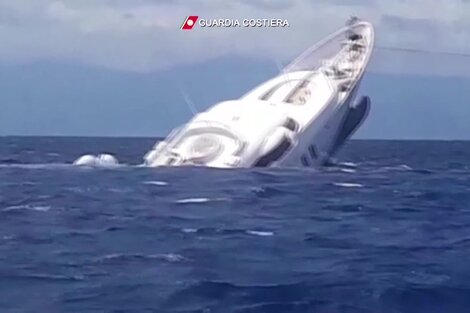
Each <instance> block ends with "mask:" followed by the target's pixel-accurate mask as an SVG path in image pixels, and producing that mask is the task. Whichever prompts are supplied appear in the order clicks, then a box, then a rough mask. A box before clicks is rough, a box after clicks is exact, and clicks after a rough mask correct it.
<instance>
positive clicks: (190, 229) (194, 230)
mask: <svg viewBox="0 0 470 313" xmlns="http://www.w3.org/2000/svg"><path fill="white" fill-rule="evenodd" d="M181 231H182V232H183V233H187V234H189V233H196V232H197V228H183V229H182V230H181Z"/></svg>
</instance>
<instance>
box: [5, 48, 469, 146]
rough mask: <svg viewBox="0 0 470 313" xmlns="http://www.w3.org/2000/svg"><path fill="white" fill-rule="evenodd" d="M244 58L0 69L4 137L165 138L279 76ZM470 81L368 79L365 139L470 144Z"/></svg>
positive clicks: (48, 64)
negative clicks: (133, 66)
mask: <svg viewBox="0 0 470 313" xmlns="http://www.w3.org/2000/svg"><path fill="white" fill-rule="evenodd" d="M277 71H278V70H277V68H276V67H275V65H274V64H272V63H266V62H262V61H259V60H254V59H245V58H239V57H232V58H223V59H217V60H212V61H210V62H205V63H201V64H196V65H191V66H182V67H180V68H176V69H172V70H163V71H156V72H152V73H133V72H123V71H113V70H108V69H103V68H95V67H89V66H82V65H76V64H67V63H58V62H38V63H34V64H29V65H17V66H5V65H0V109H1V111H0V135H7V134H10V135H86V136H91V135H97V136H123V135H127V136H162V135H165V134H166V133H167V132H168V131H169V130H170V129H171V128H172V127H174V126H176V125H178V124H181V123H183V122H184V121H186V120H187V119H188V118H190V116H191V112H190V110H189V108H188V107H187V105H186V104H185V102H184V100H183V96H182V95H181V91H180V90H181V89H180V87H179V86H181V87H182V89H183V90H184V91H185V92H186V93H187V94H188V95H189V96H190V98H191V100H192V101H193V102H194V103H195V105H196V107H197V108H198V109H199V110H202V109H205V108H207V107H208V106H210V105H211V104H213V103H214V102H216V101H220V100H224V99H231V98H236V97H239V96H240V95H242V94H243V93H244V92H246V91H248V90H249V89H250V88H252V87H254V85H256V84H258V83H260V82H262V81H263V80H265V79H268V78H270V77H271V76H272V75H274V74H276V72H277ZM468 86H470V79H468V78H459V77H420V76H409V75H408V76H400V75H385V74H377V73H368V74H367V75H366V77H365V79H364V82H363V88H362V93H367V94H369V95H370V96H371V98H372V105H373V107H372V111H371V114H370V116H369V119H368V121H367V122H366V123H365V124H364V126H363V128H362V129H361V130H360V132H359V133H358V137H361V138H404V139H410V138H418V139H465V138H466V139H470V122H469V121H470V106H469V105H468V103H467V99H468V98H469V96H470V89H469V88H468Z"/></svg>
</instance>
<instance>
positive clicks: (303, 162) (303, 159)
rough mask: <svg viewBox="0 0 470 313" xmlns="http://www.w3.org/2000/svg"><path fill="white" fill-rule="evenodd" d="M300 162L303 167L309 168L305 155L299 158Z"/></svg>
mask: <svg viewBox="0 0 470 313" xmlns="http://www.w3.org/2000/svg"><path fill="white" fill-rule="evenodd" d="M300 161H301V162H302V165H303V166H309V165H310V164H309V163H308V160H307V157H306V156H305V155H303V156H302V157H301V158H300Z"/></svg>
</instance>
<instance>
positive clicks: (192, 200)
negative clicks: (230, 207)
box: [175, 198, 229, 204]
mask: <svg viewBox="0 0 470 313" xmlns="http://www.w3.org/2000/svg"><path fill="white" fill-rule="evenodd" d="M228 200H229V199H228V198H212V199H210V198H186V199H180V200H176V201H175V202H176V203H179V204H190V203H207V202H209V201H228Z"/></svg>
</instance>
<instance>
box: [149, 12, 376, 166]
mask: <svg viewBox="0 0 470 313" xmlns="http://www.w3.org/2000/svg"><path fill="white" fill-rule="evenodd" d="M373 46H374V29H373V27H372V25H371V24H370V23H368V22H365V21H361V20H358V19H352V20H351V21H349V22H348V24H347V25H346V27H344V28H342V29H340V30H338V31H337V32H335V33H334V34H332V35H330V36H329V37H327V38H326V39H324V40H323V41H321V42H319V43H318V44H316V45H314V46H313V47H311V48H310V49H308V50H307V51H305V52H304V53H303V54H302V55H300V56H299V57H298V58H297V59H295V60H294V61H293V62H292V63H291V64H289V65H288V66H287V67H286V68H285V69H284V70H283V71H282V73H280V74H279V75H278V76H276V77H274V78H272V79H270V80H268V81H266V82H264V83H262V84H261V85H259V86H258V87H256V88H254V89H253V90H251V91H250V92H248V93H247V94H245V95H244V96H242V97H241V98H240V99H237V100H230V101H224V102H220V103H217V104H215V105H214V106H212V107H210V108H209V109H208V110H206V111H204V112H201V113H199V114H197V115H195V116H194V117H193V118H192V119H191V120H190V121H189V122H188V123H187V124H185V125H183V126H182V127H180V128H178V129H175V130H174V131H173V132H171V133H170V135H169V136H168V137H167V138H165V139H164V140H163V141H160V142H158V143H157V144H156V145H155V146H154V147H153V149H152V150H151V151H149V152H148V153H147V154H146V155H145V157H144V160H145V161H144V164H145V165H146V166H150V167H157V166H183V165H193V166H209V167H222V168H233V167H255V166H314V165H322V164H324V163H325V162H328V161H329V159H330V158H331V156H333V155H334V154H335V153H336V152H337V151H338V149H339V148H340V147H341V145H342V144H343V143H344V142H345V141H346V140H347V139H348V138H349V137H350V136H351V135H352V134H353V133H354V132H355V130H357V128H358V127H359V126H360V125H361V123H362V122H363V121H364V119H365V118H366V117H367V114H368V111H369V108H370V100H369V98H368V97H361V98H360V99H358V100H357V101H356V94H357V91H358V88H359V85H360V82H361V80H362V77H363V75H364V71H365V69H366V66H367V64H368V62H369V59H370V56H371V53H372V50H373Z"/></svg>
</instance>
